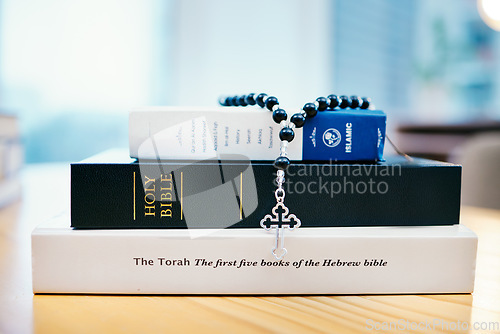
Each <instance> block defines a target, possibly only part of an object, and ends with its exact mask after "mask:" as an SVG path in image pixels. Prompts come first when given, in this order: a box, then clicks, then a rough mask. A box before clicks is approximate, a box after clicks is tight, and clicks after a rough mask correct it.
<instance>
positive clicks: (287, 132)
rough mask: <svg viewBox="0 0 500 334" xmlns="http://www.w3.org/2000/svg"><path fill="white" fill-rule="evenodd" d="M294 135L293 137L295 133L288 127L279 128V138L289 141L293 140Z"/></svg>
mask: <svg viewBox="0 0 500 334" xmlns="http://www.w3.org/2000/svg"><path fill="white" fill-rule="evenodd" d="M294 137H295V133H294V132H293V130H292V129H290V128H289V127H286V128H283V129H281V131H280V139H281V140H286V141H288V142H290V141H292V140H293V138H294Z"/></svg>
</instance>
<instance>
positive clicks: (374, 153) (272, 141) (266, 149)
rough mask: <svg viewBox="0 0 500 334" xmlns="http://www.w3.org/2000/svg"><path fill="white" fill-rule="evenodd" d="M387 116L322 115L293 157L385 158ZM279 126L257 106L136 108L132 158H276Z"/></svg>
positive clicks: (301, 132) (305, 131)
mask: <svg viewBox="0 0 500 334" xmlns="http://www.w3.org/2000/svg"><path fill="white" fill-rule="evenodd" d="M385 128H386V116H385V114H384V113H383V112H382V111H379V110H351V109H346V110H335V111H324V112H320V113H318V114H317V115H316V116H315V117H314V118H312V119H310V120H308V121H307V122H306V124H305V126H304V127H303V128H302V129H296V130H295V139H294V140H293V143H291V144H290V145H289V147H288V154H289V157H290V159H292V160H303V159H304V160H324V161H329V160H337V161H377V160H380V159H382V153H383V149H384V140H385ZM280 130H281V126H280V125H279V124H276V123H274V122H273V121H272V119H271V117H270V113H269V112H267V111H265V110H260V109H258V110H255V109H254V108H220V109H213V110H212V109H204V110H194V109H187V110H181V109H179V108H174V109H172V108H165V109H160V110H156V111H151V110H143V111H133V112H131V113H130V117H129V145H130V156H131V157H134V158H140V159H184V160H186V159H192V160H196V159H214V158H217V157H224V156H228V155H230V156H232V157H231V159H233V160H274V159H276V157H277V155H278V153H279V146H280V141H279V136H278V134H279V132H280Z"/></svg>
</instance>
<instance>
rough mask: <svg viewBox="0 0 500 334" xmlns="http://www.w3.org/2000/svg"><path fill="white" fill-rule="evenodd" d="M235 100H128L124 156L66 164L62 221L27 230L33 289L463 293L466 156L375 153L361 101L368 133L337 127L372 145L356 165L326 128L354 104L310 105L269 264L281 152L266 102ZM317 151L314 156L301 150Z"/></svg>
mask: <svg viewBox="0 0 500 334" xmlns="http://www.w3.org/2000/svg"><path fill="white" fill-rule="evenodd" d="M229 109H230V108H229ZM176 111H178V110H176ZM231 112H232V110H228V108H226V109H224V110H196V111H193V110H192V112H190V111H186V110H184V111H183V112H182V113H179V112H174V110H172V109H168V108H167V109H161V108H159V109H153V110H146V111H144V110H142V111H135V112H132V113H131V114H130V129H129V132H130V148H129V152H123V151H119V150H115V151H108V152H104V153H102V154H99V155H97V156H94V157H91V158H89V159H87V160H84V161H82V162H79V163H74V164H72V165H71V215H70V217H69V216H68V215H60V216H58V217H55V218H54V219H52V220H51V221H49V222H46V223H44V224H42V225H40V226H39V227H37V228H36V229H35V230H34V231H33V234H32V250H33V289H34V292H35V293H116V294H393V293H470V292H472V290H473V285H474V270H475V258H476V248H477V237H476V235H475V234H474V233H473V232H472V231H470V230H469V229H468V228H467V227H465V226H463V225H460V224H459V214H460V185H461V167H460V166H458V165H454V164H449V163H443V162H437V161H431V160H425V159H411V160H407V159H405V158H404V157H400V156H394V157H387V158H385V159H382V161H375V160H380V157H381V150H382V149H383V139H384V138H383V137H384V133H385V116H384V117H383V128H382V126H381V125H380V123H378V122H379V120H380V118H381V115H382V114H381V113H380V112H376V111H367V113H372V115H373V116H374V118H373V119H372V120H373V122H374V123H373V124H375V127H374V129H375V130H374V131H373V133H372V132H370V130H369V129H367V128H366V127H365V128H364V129H363V131H364V136H365V139H366V138H368V140H364V141H359V140H358V139H357V138H359V136H358V133H357V132H356V130H357V128H358V127H357V125H356V126H355V127H351V129H353V130H352V133H351V135H352V138H350V141H349V142H346V139H347V138H346V137H347V136H341V138H339V140H338V141H339V142H338V143H337V145H336V146H335V147H338V148H339V149H341V150H342V151H343V153H346V151H347V150H348V149H349V150H352V151H354V153H355V154H360V155H362V154H365V156H366V159H359V158H357V160H364V162H363V163H360V162H353V161H350V162H349V163H346V162H342V161H324V160H326V159H321V157H322V156H321V154H324V152H325V151H324V147H323V148H322V147H321V144H320V142H323V140H322V135H324V134H325V133H326V132H327V131H330V129H332V128H335V129H338V130H337V131H338V132H339V133H341V134H343V132H344V131H346V126H345V125H346V124H347V123H353V124H354V118H355V117H354V116H357V115H354V114H355V113H351V114H352V115H350V111H349V110H347V111H341V112H338V111H337V112H323V113H321V114H318V116H317V117H316V118H315V119H318V121H317V123H311V125H310V126H309V127H308V128H306V127H305V128H304V129H303V132H302V133H301V134H300V136H297V137H298V139H299V140H298V143H297V147H296V148H294V149H293V150H292V146H293V145H295V144H296V142H295V141H294V142H293V143H291V144H290V149H291V150H292V151H291V153H290V154H291V156H293V155H295V158H292V159H296V161H295V162H294V163H292V165H291V166H290V167H289V169H288V170H287V174H286V182H285V184H284V190H285V192H286V197H285V204H286V206H287V207H288V208H289V209H290V211H291V212H293V213H294V214H296V216H297V217H299V218H300V220H301V227H300V228H298V229H295V230H293V231H285V240H286V241H285V247H286V249H287V254H286V255H285V256H284V257H283V258H282V259H279V260H278V259H276V258H275V256H274V255H273V254H272V252H271V249H272V248H273V245H274V244H275V242H276V240H277V239H276V233H275V232H274V231H266V230H264V229H262V228H261V225H260V222H261V220H262V218H263V217H264V216H265V215H266V214H269V213H271V212H272V209H273V207H274V206H275V205H276V199H275V197H274V191H275V189H276V185H275V183H274V179H275V177H276V170H275V168H274V166H273V164H272V161H266V159H268V157H267V156H265V154H267V153H265V152H266V151H267V150H269V151H274V152H276V145H277V144H276V143H273V138H274V137H275V136H276V134H277V131H279V126H278V125H276V126H269V122H268V118H269V114H268V113H266V112H264V111H262V112H261V111H256V110H252V111H251V112H248V113H247V112H244V111H242V110H241V109H240V110H238V111H235V112H234V113H231ZM339 113H340V116H342V117H345V118H344V119H342V120H341V121H339ZM232 115H237V116H235V118H234V119H232V118H231V117H233V116H232ZM263 115H266V116H267V117H266V121H264V120H262V121H261V122H260V123H259V121H255V119H257V120H259V119H260V118H261V117H262V119H264V118H263V117H264V116H263ZM320 115H321V116H320ZM350 116H353V121H352V122H350V119H349V117H350ZM247 117H248V121H247ZM250 117H251V118H252V122H250V119H249V118H250ZM356 121H358V120H356ZM346 122H347V123H346ZM249 124H252V125H249ZM253 124H254V125H253ZM351 125H352V124H351ZM297 137H296V139H297ZM370 138H371V139H370ZM313 139H314V140H315V144H314V145H313V144H312V143H313ZM328 144H331V143H329V142H324V145H327V146H328ZM259 145H260V146H259ZM308 145H309V146H308ZM347 145H350V146H347ZM306 146H307V150H308V152H307V153H306V152H305V151H304V148H305V147H306ZM259 147H261V149H260V150H259ZM273 148H274V149H273ZM360 150H361V151H363V152H364V153H363V152H360ZM259 151H262V152H264V153H263V157H262V158H260V160H257V159H259ZM311 152H312V153H311ZM215 153H216V154H218V156H219V157H220V156H221V154H226V156H227V157H229V158H230V159H227V158H226V159H222V160H220V159H216V158H213V157H215ZM237 153H239V154H237ZM307 154H309V155H307ZM311 154H312V155H313V156H314V154H316V155H317V161H312V160H311V159H310V158H308V159H305V158H304V156H308V157H309V156H310V155H311ZM339 155H340V153H339V154H336V156H339ZM245 157H247V158H248V157H249V158H250V159H249V160H245ZM318 158H319V159H318ZM196 159H198V160H196ZM300 159H302V160H300ZM369 160H371V162H370V161H369Z"/></svg>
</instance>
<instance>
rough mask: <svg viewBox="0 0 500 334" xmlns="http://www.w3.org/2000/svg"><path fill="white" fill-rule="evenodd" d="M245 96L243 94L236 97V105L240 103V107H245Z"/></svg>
mask: <svg viewBox="0 0 500 334" xmlns="http://www.w3.org/2000/svg"><path fill="white" fill-rule="evenodd" d="M245 98H246V96H245V95H242V96H240V97H238V105H240V106H242V107H246V106H247V105H248V103H247V101H246V100H245Z"/></svg>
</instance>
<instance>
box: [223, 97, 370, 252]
mask: <svg viewBox="0 0 500 334" xmlns="http://www.w3.org/2000/svg"><path fill="white" fill-rule="evenodd" d="M219 103H220V104H221V105H222V106H227V107H229V106H235V107H238V106H241V107H246V106H248V105H256V104H257V105H259V106H260V107H261V108H266V109H268V110H269V111H271V112H272V113H273V120H274V121H275V122H276V123H278V124H280V125H281V131H280V133H279V137H280V140H281V143H280V155H279V156H278V158H276V160H275V161H274V167H275V168H276V169H277V177H276V184H277V188H276V191H275V192H274V196H275V197H276V205H275V206H274V207H273V209H272V215H271V214H267V215H265V216H264V218H262V220H261V221H260V226H261V227H262V228H264V229H265V230H266V231H269V230H271V229H275V230H276V241H275V246H274V248H273V249H272V253H273V255H274V257H275V258H276V259H277V260H281V259H282V258H283V257H284V256H285V255H286V253H287V250H286V248H285V247H284V235H283V229H285V228H287V229H289V230H294V229H296V228H299V227H300V225H301V222H300V219H299V218H297V217H296V216H295V215H294V214H293V213H289V210H288V208H287V207H286V206H285V203H284V200H285V190H284V188H283V183H285V172H286V170H287V168H288V166H289V165H290V159H288V153H287V148H288V144H289V143H290V142H291V141H292V140H293V138H294V137H295V133H294V129H295V128H301V127H303V126H304V124H305V122H306V120H307V119H309V118H312V117H314V116H316V115H317V113H318V111H320V112H321V111H325V110H327V109H330V110H333V109H335V108H339V109H346V108H351V109H357V108H359V109H368V107H370V99H369V98H366V97H363V98H359V97H357V96H351V97H348V96H345V95H342V96H337V95H333V94H332V95H328V97H326V98H325V97H318V98H317V99H316V101H315V102H314V103H311V102H309V103H306V104H305V105H304V107H302V111H301V112H299V113H296V114H294V115H292V117H290V121H287V119H288V115H287V113H286V111H285V110H284V109H281V108H280V107H279V103H278V99H277V98H276V97H274V96H268V95H267V94H264V93H261V94H258V95H257V94H254V93H251V94H248V95H242V96H229V97H224V98H221V99H220V100H219Z"/></svg>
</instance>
